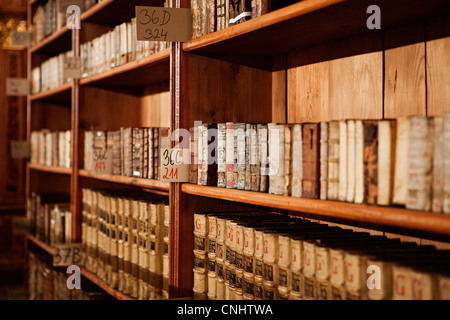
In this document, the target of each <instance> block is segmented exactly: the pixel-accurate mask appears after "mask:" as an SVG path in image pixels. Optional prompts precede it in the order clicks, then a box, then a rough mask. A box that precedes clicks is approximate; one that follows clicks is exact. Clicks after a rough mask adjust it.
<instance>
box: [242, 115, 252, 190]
mask: <svg viewBox="0 0 450 320" xmlns="http://www.w3.org/2000/svg"><path fill="white" fill-rule="evenodd" d="M251 138H252V125H251V124H250V123H246V124H245V188H244V189H245V190H247V191H250V190H251V189H252V174H251V167H250V163H251V161H250V156H251V154H250V152H251V151H252V150H251V146H252V140H251Z"/></svg>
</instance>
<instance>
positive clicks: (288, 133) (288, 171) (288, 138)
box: [283, 124, 292, 196]
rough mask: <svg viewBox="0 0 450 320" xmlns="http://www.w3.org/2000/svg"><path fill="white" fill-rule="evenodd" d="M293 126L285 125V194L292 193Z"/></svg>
mask: <svg viewBox="0 0 450 320" xmlns="http://www.w3.org/2000/svg"><path fill="white" fill-rule="evenodd" d="M291 181H292V126H291V125H289V124H286V125H285V126H284V188H283V195H284V196H290V195H291V194H292V183H291Z"/></svg>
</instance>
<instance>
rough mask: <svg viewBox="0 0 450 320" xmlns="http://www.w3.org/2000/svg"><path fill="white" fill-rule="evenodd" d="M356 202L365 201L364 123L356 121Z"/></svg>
mask: <svg viewBox="0 0 450 320" xmlns="http://www.w3.org/2000/svg"><path fill="white" fill-rule="evenodd" d="M354 168H355V169H354V171H355V203H363V202H364V125H363V121H362V120H356V121H355V167H354Z"/></svg>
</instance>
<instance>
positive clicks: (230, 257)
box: [225, 218, 236, 300]
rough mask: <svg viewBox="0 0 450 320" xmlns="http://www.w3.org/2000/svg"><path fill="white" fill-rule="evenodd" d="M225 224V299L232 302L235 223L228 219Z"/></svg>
mask: <svg viewBox="0 0 450 320" xmlns="http://www.w3.org/2000/svg"><path fill="white" fill-rule="evenodd" d="M225 223H226V232H227V236H226V238H225V245H226V250H225V299H226V300H234V299H235V294H234V292H235V288H236V287H235V285H236V237H235V226H236V222H235V221H233V220H231V219H229V218H228V219H226V222H225Z"/></svg>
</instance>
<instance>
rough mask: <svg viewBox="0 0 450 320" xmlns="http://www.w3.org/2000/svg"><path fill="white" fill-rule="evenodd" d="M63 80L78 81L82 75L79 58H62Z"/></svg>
mask: <svg viewBox="0 0 450 320" xmlns="http://www.w3.org/2000/svg"><path fill="white" fill-rule="evenodd" d="M63 58H64V62H63V78H65V79H66V78H71V79H79V78H81V75H82V73H83V62H82V60H81V57H67V56H64V57H63Z"/></svg>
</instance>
